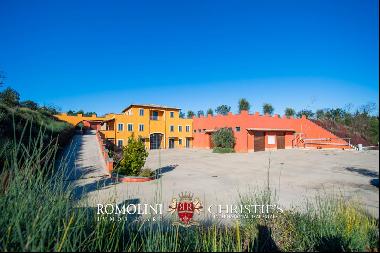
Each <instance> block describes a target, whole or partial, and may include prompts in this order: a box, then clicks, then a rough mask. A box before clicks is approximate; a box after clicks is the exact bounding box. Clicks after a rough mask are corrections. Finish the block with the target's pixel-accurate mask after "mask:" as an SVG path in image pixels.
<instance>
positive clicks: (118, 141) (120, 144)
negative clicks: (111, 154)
mask: <svg viewBox="0 0 380 253" xmlns="http://www.w3.org/2000/svg"><path fill="white" fill-rule="evenodd" d="M117 147H118V148H122V147H123V140H117Z"/></svg>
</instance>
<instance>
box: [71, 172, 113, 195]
mask: <svg viewBox="0 0 380 253" xmlns="http://www.w3.org/2000/svg"><path fill="white" fill-rule="evenodd" d="M116 184H118V182H117V181H116V180H115V179H113V178H110V177H109V176H102V177H100V179H99V180H97V181H95V182H91V183H87V184H84V185H77V186H74V188H73V190H72V191H71V196H72V198H73V199H74V200H79V199H81V198H82V197H83V196H84V195H86V194H88V193H90V192H93V191H97V190H100V189H106V188H108V187H110V186H112V185H116Z"/></svg>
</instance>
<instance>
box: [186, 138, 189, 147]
mask: <svg viewBox="0 0 380 253" xmlns="http://www.w3.org/2000/svg"><path fill="white" fill-rule="evenodd" d="M186 148H190V139H189V138H186Z"/></svg>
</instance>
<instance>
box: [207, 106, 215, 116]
mask: <svg viewBox="0 0 380 253" xmlns="http://www.w3.org/2000/svg"><path fill="white" fill-rule="evenodd" d="M209 114H210V115H211V116H213V115H214V110H213V109H211V108H209V109H208V110H207V115H209Z"/></svg>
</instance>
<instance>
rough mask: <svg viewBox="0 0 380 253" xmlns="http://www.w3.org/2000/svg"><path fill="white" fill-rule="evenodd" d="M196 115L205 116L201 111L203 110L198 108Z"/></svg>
mask: <svg viewBox="0 0 380 253" xmlns="http://www.w3.org/2000/svg"><path fill="white" fill-rule="evenodd" d="M197 116H198V118H199V117H200V116H205V113H204V111H203V110H199V111H198V112H197Z"/></svg>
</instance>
